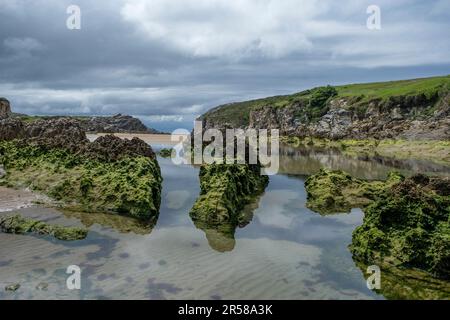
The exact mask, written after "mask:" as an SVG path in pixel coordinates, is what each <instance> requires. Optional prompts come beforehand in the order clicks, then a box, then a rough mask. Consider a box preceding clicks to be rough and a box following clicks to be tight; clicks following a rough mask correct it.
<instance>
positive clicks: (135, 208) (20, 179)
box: [0, 118, 162, 221]
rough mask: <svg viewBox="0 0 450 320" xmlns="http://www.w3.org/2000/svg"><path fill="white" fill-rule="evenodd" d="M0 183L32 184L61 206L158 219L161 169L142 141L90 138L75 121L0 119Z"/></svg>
mask: <svg viewBox="0 0 450 320" xmlns="http://www.w3.org/2000/svg"><path fill="white" fill-rule="evenodd" d="M1 124H2V126H0V166H2V167H3V168H4V169H5V171H6V175H4V176H3V177H2V179H1V180H0V183H2V184H4V185H7V186H9V187H16V188H30V189H32V190H36V191H38V192H39V193H42V194H45V195H47V196H49V197H50V198H51V199H53V200H54V201H56V203H60V204H61V206H63V207H65V208H71V209H74V210H79V211H84V212H111V213H120V214H124V215H129V216H132V217H136V218H139V219H145V220H146V221H148V220H149V219H150V220H152V219H154V218H155V217H157V215H158V212H159V206H160V201H161V182H162V177H161V172H160V168H159V165H158V162H157V160H156V156H155V153H154V152H153V150H152V148H151V147H150V146H149V145H148V144H147V143H145V142H144V141H142V140H140V139H138V138H134V139H132V140H127V139H124V140H122V139H120V138H118V137H116V136H112V135H108V136H104V137H100V138H98V139H97V140H96V141H94V142H89V140H88V139H87V138H86V135H85V133H84V131H83V130H82V129H81V127H80V126H79V124H78V122H77V121H74V120H72V119H66V118H61V119H52V120H39V121H35V122H31V123H28V124H24V123H22V122H21V121H20V120H17V119H7V120H2V121H1Z"/></svg>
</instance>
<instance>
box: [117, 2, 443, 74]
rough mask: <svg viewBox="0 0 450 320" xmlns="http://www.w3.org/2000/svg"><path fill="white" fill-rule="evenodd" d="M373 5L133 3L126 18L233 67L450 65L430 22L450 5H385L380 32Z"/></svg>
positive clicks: (438, 26) (164, 40)
mask: <svg viewBox="0 0 450 320" xmlns="http://www.w3.org/2000/svg"><path fill="white" fill-rule="evenodd" d="M368 4H369V3H365V2H362V1H357V0H347V1H334V0H320V1H319V0H282V1H279V0H233V1H230V0H128V1H125V3H124V5H123V7H122V10H121V15H122V17H123V19H124V20H125V21H127V22H129V23H132V24H134V25H135V26H136V28H137V30H139V32H141V33H143V34H144V35H145V36H146V37H147V38H148V39H150V40H151V41H157V42H158V43H159V44H160V45H165V46H166V47H169V48H172V49H173V50H175V51H178V52H182V53H184V54H187V55H190V56H194V57H215V58H226V59H227V60H231V61H233V60H236V59H237V60H239V59H242V58H255V57H264V58H269V59H270V58H273V59H280V58H283V57H288V58H289V56H292V55H294V56H295V55H296V56H297V57H300V58H302V59H304V61H305V64H308V65H318V64H321V63H325V64H327V65H336V66H355V67H370V68H371V67H381V66H408V65H420V64H433V63H448V62H450V56H449V55H448V50H450V41H449V38H448V35H447V34H446V33H447V32H446V31H445V30H446V28H447V27H448V22H445V21H434V20H433V19H431V18H429V16H433V15H434V14H436V12H439V13H441V14H442V8H445V3H443V2H442V1H440V2H439V3H437V4H436V5H434V6H432V5H429V6H426V5H424V4H421V5H420V7H417V6H418V5H417V3H414V2H413V1H407V0H399V1H395V2H392V1H387V0H379V1H378V5H379V6H380V7H381V12H382V30H379V31H371V30H368V29H367V28H366V20H367V18H368V15H367V13H366V9H367V6H368ZM444 14H445V13H444ZM447 14H448V13H447ZM427 17H428V18H427ZM438 38H439V39H441V40H440V42H439V46H436V39H438ZM431 48H434V50H430V49H431ZM436 50H437V51H438V52H436ZM432 51H434V52H432ZM411 53H413V54H411Z"/></svg>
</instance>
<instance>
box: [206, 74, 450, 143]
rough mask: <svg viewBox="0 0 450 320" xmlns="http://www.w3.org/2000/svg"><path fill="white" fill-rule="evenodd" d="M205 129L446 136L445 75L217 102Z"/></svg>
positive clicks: (449, 120)
mask: <svg viewBox="0 0 450 320" xmlns="http://www.w3.org/2000/svg"><path fill="white" fill-rule="evenodd" d="M200 119H202V120H203V122H204V127H205V128H212V127H214V128H220V129H223V128H233V127H238V128H248V127H250V128H261V129H279V130H280V133H281V134H283V135H290V136H313V137H319V138H329V139H343V138H346V139H350V138H351V139H366V138H377V139H386V138H405V139H438V140H446V139H450V76H447V77H436V78H427V79H414V80H405V81H397V82H386V83H373V84H360V85H348V86H341V87H335V88H333V87H322V88H315V89H312V90H307V91H303V92H300V93H297V94H294V95H290V96H280V97H272V98H266V99H260V100H254V101H248V102H242V103H234V104H228V105H225V106H221V107H217V108H215V109H213V110H211V111H209V112H208V113H206V114H205V115H203V116H202V117H201V118H200Z"/></svg>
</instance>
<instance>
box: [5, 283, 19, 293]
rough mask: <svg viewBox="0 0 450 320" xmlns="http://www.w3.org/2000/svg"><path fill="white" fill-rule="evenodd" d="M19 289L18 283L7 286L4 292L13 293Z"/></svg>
mask: <svg viewBox="0 0 450 320" xmlns="http://www.w3.org/2000/svg"><path fill="white" fill-rule="evenodd" d="M19 288H20V283H14V284H10V285H7V286H6V287H5V291H13V292H15V291H17V290H19Z"/></svg>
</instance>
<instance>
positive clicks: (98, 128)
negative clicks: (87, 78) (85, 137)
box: [78, 114, 159, 133]
mask: <svg viewBox="0 0 450 320" xmlns="http://www.w3.org/2000/svg"><path fill="white" fill-rule="evenodd" d="M78 121H79V124H80V126H81V127H82V128H83V130H84V131H86V132H102V133H115V132H120V133H159V132H158V131H157V130H155V129H152V128H147V127H146V126H145V125H144V124H143V123H142V122H141V120H139V119H137V118H134V117H132V116H128V115H122V114H116V115H114V116H112V117H91V118H86V119H81V120H78Z"/></svg>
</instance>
